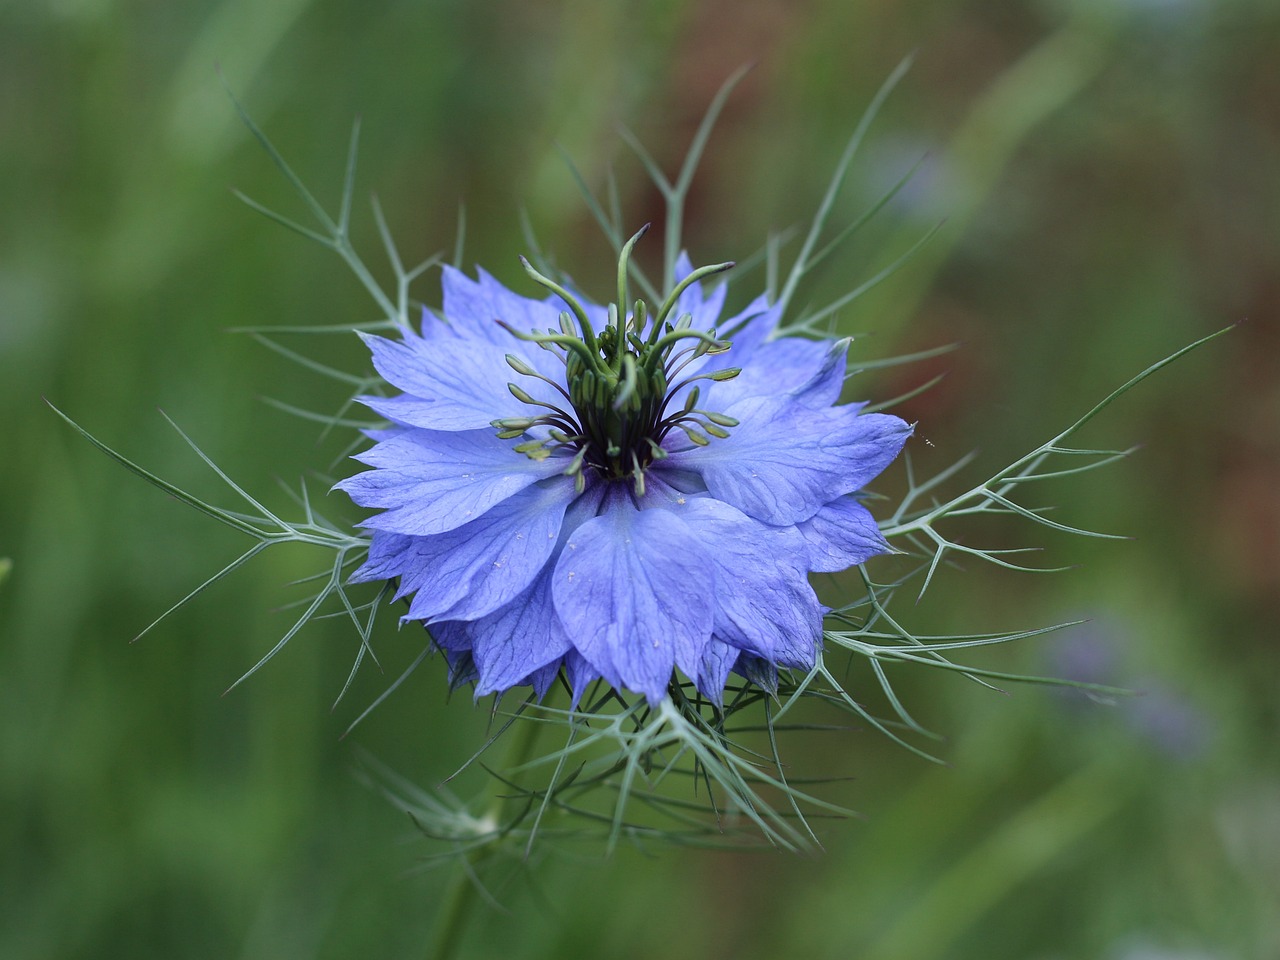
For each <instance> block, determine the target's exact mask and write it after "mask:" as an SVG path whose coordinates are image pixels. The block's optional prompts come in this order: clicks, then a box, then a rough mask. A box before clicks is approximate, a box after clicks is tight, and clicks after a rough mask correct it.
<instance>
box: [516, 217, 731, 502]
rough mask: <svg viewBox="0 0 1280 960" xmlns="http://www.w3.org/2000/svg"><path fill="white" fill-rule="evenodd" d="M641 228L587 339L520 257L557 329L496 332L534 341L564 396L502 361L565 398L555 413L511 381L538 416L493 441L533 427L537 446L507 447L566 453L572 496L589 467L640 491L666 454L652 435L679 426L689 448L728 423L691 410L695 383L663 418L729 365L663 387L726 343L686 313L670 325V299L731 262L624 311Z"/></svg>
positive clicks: (525, 369) (582, 318)
mask: <svg viewBox="0 0 1280 960" xmlns="http://www.w3.org/2000/svg"><path fill="white" fill-rule="evenodd" d="M647 230H648V224H646V225H645V226H644V227H642V228H641V229H640V230H639V231H638V232H637V233H636V234H635V235H634V236H633V237H631V239H629V240H628V241H627V242H626V243H625V244H624V245H623V247H622V250H621V251H620V254H619V257H618V278H617V279H618V284H617V302H616V303H614V304H610V306H609V309H608V314H609V322H608V325H607V326H606V327H605V329H604V330H603V331H601V332H600V334H599V335H598V336H597V335H596V333H595V331H594V330H592V327H591V321H590V318H589V317H588V316H587V312H586V309H585V308H584V307H583V306H582V304H581V303H580V302H579V301H577V300H576V299H575V298H574V297H573V295H572V294H571V293H569V291H567V290H565V289H564V288H563V287H562V286H560V285H559V284H557V283H556V282H555V281H553V280H550V279H548V278H547V277H544V276H543V275H542V274H540V273H539V272H538V271H537V270H535V269H534V268H533V267H532V266H531V265H530V264H529V262H528V261H527V260H525V259H524V258H523V257H522V258H521V263H523V264H524V268H525V271H526V272H527V273H528V274H529V276H530V277H532V278H533V280H534V281H536V282H537V283H538V284H540V285H541V286H543V287H544V288H546V289H547V290H549V291H551V292H552V293H554V294H555V295H556V296H558V297H560V298H561V299H563V300H564V301H565V303H566V304H568V306H569V310H568V311H565V312H562V313H561V314H560V322H559V329H558V330H547V331H540V330H535V331H533V332H531V333H524V332H520V331H517V330H514V329H513V328H512V327H511V326H510V325H508V324H507V323H505V322H503V321H501V320H500V321H498V322H499V323H500V324H501V325H502V327H503V328H504V329H506V330H507V331H508V332H509V333H511V334H512V335H513V336H515V337H518V338H519V339H521V340H525V341H529V342H532V343H536V344H538V346H540V347H542V348H543V349H545V350H549V351H551V352H552V353H555V354H556V355H557V356H558V357H559V358H560V360H561V361H562V362H563V363H564V365H565V381H566V383H567V384H568V390H567V391H566V390H565V389H564V388H563V387H561V386H560V385H559V384H558V383H556V382H555V381H554V380H552V379H550V378H548V377H546V376H544V375H542V374H540V373H538V372H537V371H536V370H534V369H533V368H532V367H531V366H529V364H527V363H526V362H525V361H523V360H521V359H520V358H519V357H516V356H513V355H508V356H507V363H508V365H510V367H511V368H512V369H513V370H514V371H515V372H516V373H518V374H520V375H521V376H525V377H533V378H535V379H539V380H542V381H544V382H546V383H549V384H551V385H552V386H553V387H555V388H556V391H557V392H558V393H559V394H560V395H561V396H563V397H564V399H565V400H566V401H567V404H568V407H569V409H565V408H562V407H559V406H556V405H554V404H550V403H546V402H544V401H540V400H535V399H534V398H533V397H532V396H531V395H530V394H529V393H528V392H527V391H526V390H524V389H523V388H522V387H520V386H518V385H517V384H514V383H510V384H508V385H507V387H508V389H509V390H510V391H511V394H512V396H514V397H516V398H517V399H518V400H520V401H521V402H522V403H526V404H529V405H530V406H538V407H542V408H543V409H544V410H546V411H548V412H546V413H543V414H541V415H537V416H527V417H508V418H505V419H502V420H495V421H493V426H494V427H495V428H496V429H497V430H498V436H499V437H501V438H503V439H515V438H516V437H520V436H523V435H525V434H526V433H527V432H528V431H529V430H531V429H533V428H534V427H537V426H541V427H546V428H547V436H548V439H546V440H526V441H525V442H524V443H521V444H518V445H517V446H516V447H515V449H516V451H517V452H519V453H523V454H524V455H525V456H527V457H530V458H532V459H535V460H545V459H546V458H547V457H549V456H551V454H552V453H553V452H554V451H556V450H558V449H561V448H567V449H570V450H572V451H573V456H572V459H571V460H570V461H569V466H568V467H567V468H566V469H565V470H564V474H565V475H566V476H571V477H573V478H574V483H575V486H576V488H577V489H578V491H579V492H581V491H582V490H584V489H585V487H586V477H585V473H584V471H585V469H586V468H587V467H590V468H592V469H594V470H595V471H596V472H597V473H599V474H600V475H601V476H603V477H605V478H606V479H609V480H628V479H629V480H630V481H631V482H632V483H634V485H635V490H636V494H637V496H642V495H643V494H644V490H645V469H646V468H647V467H648V466H649V464H650V463H652V462H653V461H654V460H660V459H663V458H664V457H666V455H667V452H666V451H665V450H664V449H663V448H662V445H661V444H662V439H663V438H664V437H665V436H666V435H667V434H668V433H669V432H671V431H672V430H681V431H683V432H684V433H685V435H686V436H688V437H689V439H690V440H691V441H692V442H693V443H695V444H698V445H699V446H706V445H707V444H708V443H710V442H711V439H712V438H717V439H724V438H725V437H728V436H729V431H728V429H727V428H729V427H735V426H737V425H738V421H737V420H735V419H733V418H732V417H727V416H725V415H724V414H721V413H716V412H713V411H708V410H703V409H700V408H699V407H698V406H697V404H698V397H699V390H698V388H697V387H696V386H695V387H693V389H692V390H690V391H689V393H688V395H687V396H686V399H685V403H684V404H683V406H682V408H681V409H680V410H678V411H676V412H674V413H668V410H667V407H668V405H669V404H670V403H671V402H672V401H673V400H674V398H675V396H676V395H677V394H678V393H680V391H682V390H683V389H684V388H685V387H687V386H688V385H689V384H691V383H693V382H694V381H696V380H712V381H723V380H729V379H732V378H733V377H735V376H737V375H738V372H739V371H738V369H737V368H729V369H726V370H717V371H715V372H713V373H703V374H697V375H694V376H692V377H687V378H685V379H683V380H680V381H679V382H676V383H674V384H673V383H672V381H674V380H676V378H677V377H678V376H679V374H680V372H681V371H682V370H684V368H685V367H686V366H688V364H690V363H691V362H693V361H694V360H696V359H698V358H699V357H703V356H706V355H708V354H717V353H723V352H724V351H726V350H728V349H729V347H730V345H731V344H730V342H729V341H728V340H722V339H720V338H718V337H717V335H716V331H714V330H713V331H711V332H710V333H706V332H703V331H701V330H694V329H692V328H691V324H692V322H693V318H692V317H691V316H690V315H689V314H684V315H682V316H680V317H678V318H677V319H676V320H675V321H674V322H672V321H671V320H670V319H668V318H669V317H670V314H671V312H672V310H673V309H674V308H675V305H676V303H677V301H678V300H679V298H680V295H681V294H682V293H683V292H684V291H685V290H687V289H688V288H689V287H690V286H691V285H692V284H694V283H696V282H697V281H698V280H700V279H702V278H703V277H707V276H711V275H713V274H716V273H721V272H723V271H725V270H728V269H729V268H730V267H732V266H733V264H732V263H720V264H713V265H711V266H707V267H702V268H700V269H698V270H694V271H693V272H692V273H690V274H689V276H687V277H685V279H684V280H682V281H681V282H680V283H679V284H677V285H676V287H675V288H674V289H673V290H672V291H671V293H670V294H668V296H667V298H666V299H665V300H664V301H663V303H662V306H661V307H660V308H659V309H658V311H657V312H656V313H653V312H651V311H650V309H649V306H648V304H646V303H645V302H644V301H643V300H636V301H634V305H633V309H632V311H631V313H630V315H628V314H627V312H626V311H625V310H624V309H623V306H622V305H623V304H626V303H627V299H628V296H627V278H628V273H629V264H630V258H631V251H632V249H633V248H634V247H635V245H636V243H637V242H638V241H639V240H640V238H641V237H643V236H644V234H645V232H646V231H647Z"/></svg>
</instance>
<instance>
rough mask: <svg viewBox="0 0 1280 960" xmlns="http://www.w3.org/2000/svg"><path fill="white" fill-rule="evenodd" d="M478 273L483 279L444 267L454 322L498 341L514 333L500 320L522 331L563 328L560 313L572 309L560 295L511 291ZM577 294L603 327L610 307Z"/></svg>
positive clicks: (446, 311) (449, 315) (595, 324)
mask: <svg viewBox="0 0 1280 960" xmlns="http://www.w3.org/2000/svg"><path fill="white" fill-rule="evenodd" d="M476 275H477V276H478V277H479V279H478V280H472V279H470V278H469V277H468V276H467V275H466V274H464V273H462V272H461V271H459V270H456V269H454V268H453V267H445V268H444V273H443V277H442V282H443V287H444V305H443V311H442V312H443V313H444V316H445V318H446V319H447V320H448V321H449V322H450V323H452V324H454V325H455V326H457V327H461V328H470V329H472V330H476V331H479V332H480V333H481V334H482V335H483V336H485V337H487V338H489V339H491V340H492V341H493V342H494V343H498V344H505V343H507V342H508V341H509V340H510V339H511V337H510V334H508V333H507V332H506V331H505V330H503V329H502V328H501V327H500V326H499V325H498V324H497V323H496V321H498V320H502V321H503V322H505V323H507V324H509V325H510V326H511V327H513V328H514V329H516V330H519V331H520V332H521V333H529V332H531V331H534V330H558V329H559V326H560V313H561V312H562V311H564V310H568V309H569V305H568V304H567V303H565V302H564V301H563V300H561V299H560V298H559V297H557V296H551V297H548V298H547V299H545V300H532V299H530V298H529V297H522V296H520V294H518V293H513V292H511V291H510V290H508V289H507V288H506V287H504V286H503V285H502V284H501V283H499V282H498V281H497V280H495V279H494V278H493V277H492V276H490V275H489V274H488V273H486V272H485V271H484V270H479V269H478V270H476ZM571 292H572V291H571ZM575 296H576V298H577V300H578V303H579V304H580V305H581V306H582V307H583V309H584V310H585V311H586V313H587V317H588V319H590V320H591V322H592V325H593V327H594V328H595V329H596V330H603V329H604V325H605V322H606V318H607V315H608V312H607V310H606V309H605V308H604V307H600V306H597V305H595V304H591V303H587V302H586V301H585V300H584V299H583V298H582V297H581V296H578V295H576V294H575Z"/></svg>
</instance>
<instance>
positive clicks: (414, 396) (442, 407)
mask: <svg viewBox="0 0 1280 960" xmlns="http://www.w3.org/2000/svg"><path fill="white" fill-rule="evenodd" d="M503 337H504V338H505V339H506V340H507V341H508V343H507V344H506V345H505V346H500V345H496V344H489V343H486V342H483V341H476V340H465V339H453V340H444V339H435V340H422V339H420V338H418V337H414V336H412V335H410V336H406V338H405V339H404V340H403V341H397V340H387V339H384V338H382V337H374V336H370V335H367V334H366V335H365V336H364V340H365V343H367V344H368V346H369V349H370V351H371V352H372V353H373V366H374V369H376V370H377V371H378V373H379V374H381V376H382V378H383V379H384V380H386V381H387V383H389V384H391V386H393V387H396V388H397V389H400V390H403V391H404V392H405V393H407V394H410V396H409V397H395V398H386V397H361V398H360V402H361V403H363V404H365V405H366V406H368V407H370V408H372V409H373V410H375V411H376V412H378V413H379V414H381V415H382V416H384V417H387V418H389V419H391V420H397V421H399V422H402V423H408V424H410V425H412V426H415V427H425V428H427V429H430V430H478V429H481V428H483V427H487V426H489V424H490V423H491V422H492V421H494V420H497V419H499V418H502V417H524V416H529V415H530V414H531V413H533V414H539V413H542V412H543V411H542V410H541V409H534V408H531V407H530V406H529V405H528V404H526V403H523V402H522V401H520V400H517V399H516V398H515V397H514V396H512V394H511V392H510V391H509V390H508V389H507V384H508V383H512V382H518V385H519V386H520V387H521V388H523V389H524V390H525V391H526V392H527V393H529V394H530V395H531V396H533V397H534V398H535V399H537V400H542V401H545V402H554V401H555V400H556V399H558V394H557V393H556V391H555V390H554V388H553V387H551V386H550V385H549V384H546V383H544V382H543V381H541V380H537V379H535V378H531V377H521V376H519V375H518V374H517V373H516V372H515V371H514V370H512V369H511V367H510V366H509V365H508V364H507V361H506V354H507V353H515V354H516V355H518V356H524V354H525V351H524V350H523V349H521V348H522V346H523V345H522V344H520V342H519V341H517V340H515V339H514V338H512V337H511V336H510V335H509V334H507V333H505V332H503ZM538 352H540V353H544V352H545V351H538ZM560 371H561V372H562V373H563V367H561V368H560ZM423 401H427V402H426V403H424V402H423Z"/></svg>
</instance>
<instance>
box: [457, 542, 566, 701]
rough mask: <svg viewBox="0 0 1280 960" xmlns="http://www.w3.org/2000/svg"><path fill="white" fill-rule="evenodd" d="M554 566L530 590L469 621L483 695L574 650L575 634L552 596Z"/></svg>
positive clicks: (524, 677) (479, 691) (478, 686)
mask: <svg viewBox="0 0 1280 960" xmlns="http://www.w3.org/2000/svg"><path fill="white" fill-rule="evenodd" d="M551 571H552V568H551V567H548V568H547V569H545V570H544V571H543V572H542V573H541V574H540V575H539V576H538V578H537V579H536V580H535V581H534V582H533V585H532V586H531V587H530V588H529V589H528V590H527V591H525V592H524V593H523V594H521V595H520V596H519V597H517V598H516V599H515V600H513V601H511V602H510V603H508V604H507V605H506V606H504V607H502V608H501V609H500V610H497V611H495V612H493V613H491V614H489V615H488V616H485V617H482V618H480V619H479V620H476V621H474V622H471V623H469V624H468V625H467V627H466V630H467V633H468V634H469V635H470V636H471V655H472V657H473V658H474V659H475V662H476V670H477V671H478V673H479V680H478V681H477V682H476V696H477V697H482V696H484V695H485V694H489V693H500V692H502V691H503V690H506V689H507V688H508V687H514V686H517V685H519V684H521V683H523V682H525V681H526V680H527V679H528V678H529V676H530V674H533V673H535V672H537V671H539V670H541V669H542V668H543V667H546V666H548V665H549V664H552V663H556V662H558V661H559V660H560V658H561V657H563V656H564V655H565V653H566V652H568V650H569V648H570V646H571V644H570V642H569V635H568V634H567V633H566V632H565V630H564V627H563V626H561V624H560V618H559V617H557V616H556V611H555V606H554V604H553V602H552V599H551V585H550V578H551Z"/></svg>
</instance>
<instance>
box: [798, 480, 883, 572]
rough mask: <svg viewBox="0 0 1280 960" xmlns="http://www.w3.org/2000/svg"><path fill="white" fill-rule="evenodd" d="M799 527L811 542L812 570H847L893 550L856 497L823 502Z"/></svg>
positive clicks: (869, 513) (805, 537)
mask: <svg viewBox="0 0 1280 960" xmlns="http://www.w3.org/2000/svg"><path fill="white" fill-rule="evenodd" d="M796 529H797V530H799V531H800V535H801V536H802V537H804V539H805V540H806V542H807V543H808V544H809V569H810V570H816V571H818V572H819V573H834V572H835V571H837V570H845V569H847V568H849V567H852V566H856V565H857V564H859V563H864V562H865V561H866V560H868V559H869V558H871V557H874V556H876V555H877V554H881V553H888V552H889V551H890V550H891V549H892V548H891V547H890V546H889V542H888V541H887V540H885V538H884V537H883V536H882V535H881V534H880V525H879V524H878V523H876V520H875V517H873V516H872V515H871V512H870V511H869V510H868V509H867V508H866V507H864V506H863V505H862V504H861V503H859V502H858V501H857V500H855V499H854V498H853V497H840V498H839V499H837V500H832V501H831V502H830V503H826V504H823V505H822V506H821V507H820V508H818V512H817V513H815V514H814V515H813V516H812V517H810V518H809V519H808V520H804V521H802V522H800V523H799V524H797V525H796Z"/></svg>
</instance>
